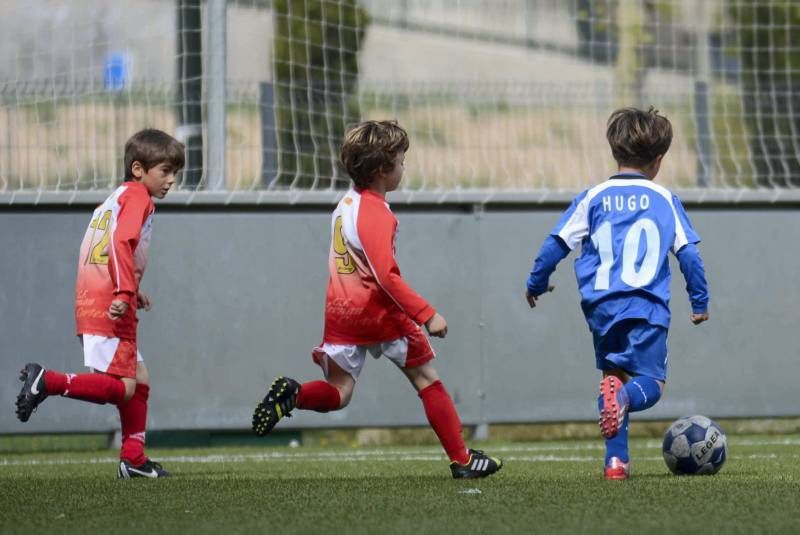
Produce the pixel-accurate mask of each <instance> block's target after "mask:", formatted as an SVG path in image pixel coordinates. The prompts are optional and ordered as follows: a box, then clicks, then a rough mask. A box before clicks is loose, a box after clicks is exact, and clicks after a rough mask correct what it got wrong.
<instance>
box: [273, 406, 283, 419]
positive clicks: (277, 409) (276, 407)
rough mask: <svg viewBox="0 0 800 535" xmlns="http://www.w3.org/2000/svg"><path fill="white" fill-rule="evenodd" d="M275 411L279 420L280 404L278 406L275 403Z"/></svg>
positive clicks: (280, 414) (280, 415)
mask: <svg viewBox="0 0 800 535" xmlns="http://www.w3.org/2000/svg"><path fill="white" fill-rule="evenodd" d="M275 412H277V413H278V419H279V420H280V419H281V418H283V413H282V412H281V406H280V405H278V404H277V403H276V404H275Z"/></svg>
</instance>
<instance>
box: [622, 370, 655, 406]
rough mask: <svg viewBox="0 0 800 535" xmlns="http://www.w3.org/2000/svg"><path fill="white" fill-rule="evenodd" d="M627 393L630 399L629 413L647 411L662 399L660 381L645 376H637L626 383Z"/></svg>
mask: <svg viewBox="0 0 800 535" xmlns="http://www.w3.org/2000/svg"><path fill="white" fill-rule="evenodd" d="M625 392H627V393H628V398H629V399H630V405H629V407H628V412H639V411H643V410H647V409H649V408H650V407H652V406H653V405H655V404H656V403H657V402H658V400H659V399H661V388H660V387H659V386H658V381H656V380H655V379H653V378H652V377H646V376H644V375H637V376H636V377H634V378H633V379H631V380H630V381H628V382H627V383H625Z"/></svg>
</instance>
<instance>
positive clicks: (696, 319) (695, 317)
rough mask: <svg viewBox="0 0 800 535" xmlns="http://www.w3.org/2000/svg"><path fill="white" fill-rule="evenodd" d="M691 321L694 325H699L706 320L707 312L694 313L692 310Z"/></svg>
mask: <svg viewBox="0 0 800 535" xmlns="http://www.w3.org/2000/svg"><path fill="white" fill-rule="evenodd" d="M691 319H692V323H694V324H695V325H700V324H701V323H703V322H704V321H708V312H703V313H701V314H695V313H694V312H692V318H691Z"/></svg>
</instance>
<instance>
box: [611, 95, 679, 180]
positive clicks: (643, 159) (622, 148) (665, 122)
mask: <svg viewBox="0 0 800 535" xmlns="http://www.w3.org/2000/svg"><path fill="white" fill-rule="evenodd" d="M606 139H608V144H609V145H611V153H612V154H613V155H614V159H615V160H616V161H617V164H619V165H620V166H625V167H634V168H638V169H641V168H644V167H647V165H649V164H650V163H651V162H652V161H653V160H655V159H656V158H657V157H658V156H663V155H665V154H666V153H667V151H668V150H669V146H670V144H671V143H672V124H670V122H669V119H667V118H666V117H664V116H663V115H659V114H658V110H657V109H655V108H654V107H652V106H651V107H650V109H649V110H647V111H644V110H640V109H637V108H622V109H619V110H616V111H615V112H614V113H612V114H611V117H609V118H608V128H607V130H606Z"/></svg>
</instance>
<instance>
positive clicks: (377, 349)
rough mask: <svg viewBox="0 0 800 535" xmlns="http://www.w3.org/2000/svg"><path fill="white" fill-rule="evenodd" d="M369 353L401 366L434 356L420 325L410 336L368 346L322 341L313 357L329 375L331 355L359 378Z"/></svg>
mask: <svg viewBox="0 0 800 535" xmlns="http://www.w3.org/2000/svg"><path fill="white" fill-rule="evenodd" d="M367 353H369V354H370V355H372V357H373V358H376V359H377V358H379V357H380V356H381V355H382V356H384V357H386V358H388V359H389V360H391V361H392V362H394V363H395V364H396V365H397V367H399V368H415V367H417V366H422V365H423V364H425V363H426V362H429V361H430V360H432V359H433V358H434V356H435V353H434V352H433V348H432V347H431V343H430V341H429V340H428V337H427V336H426V335H425V333H424V332H422V329H419V328H417V330H416V331H414V332H413V333H411V334H409V335H408V336H404V337H402V338H397V339H395V340H389V341H388V342H380V343H377V344H371V345H366V346H360V345H352V344H327V343H323V344H322V345H321V346H319V347H315V348H314V350H313V351H312V352H311V358H313V359H314V362H316V363H317V364H318V365H319V366H320V367H321V368H322V371H323V373H324V374H325V377H326V378H327V377H328V359H331V360H333V361H334V362H335V363H336V364H337V365H338V366H339V367H340V368H341V369H342V370H344V371H346V372H347V373H349V374H350V375H351V376H352V377H353V379H354V380H357V379H358V376H359V375H361V370H362V369H363V368H364V362H365V361H366V359H367Z"/></svg>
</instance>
